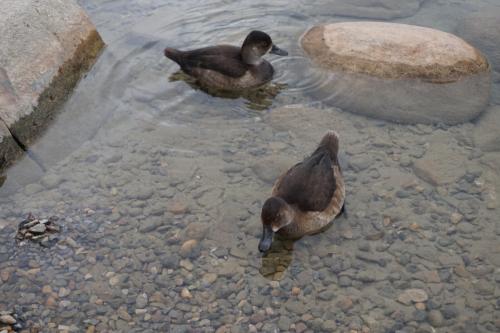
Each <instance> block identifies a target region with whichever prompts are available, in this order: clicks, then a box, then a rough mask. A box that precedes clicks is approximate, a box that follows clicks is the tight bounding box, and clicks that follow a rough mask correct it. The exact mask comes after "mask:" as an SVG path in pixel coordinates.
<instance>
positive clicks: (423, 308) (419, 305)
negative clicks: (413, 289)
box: [415, 303, 425, 311]
mask: <svg viewBox="0 0 500 333" xmlns="http://www.w3.org/2000/svg"><path fill="white" fill-rule="evenodd" d="M415 308H416V309H417V310H421V311H425V304H424V303H415Z"/></svg>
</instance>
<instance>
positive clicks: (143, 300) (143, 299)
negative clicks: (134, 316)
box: [135, 293, 148, 309]
mask: <svg viewBox="0 0 500 333" xmlns="http://www.w3.org/2000/svg"><path fill="white" fill-rule="evenodd" d="M147 305H148V295H147V294H146V293H142V294H139V295H138V296H137V298H136V299H135V306H136V307H137V308H138V309H144V308H145V307H146V306H147Z"/></svg>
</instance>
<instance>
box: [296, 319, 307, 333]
mask: <svg viewBox="0 0 500 333" xmlns="http://www.w3.org/2000/svg"><path fill="white" fill-rule="evenodd" d="M305 330H307V326H306V324H304V323H303V322H299V323H297V324H295V332H296V333H302V332H304V331H305Z"/></svg>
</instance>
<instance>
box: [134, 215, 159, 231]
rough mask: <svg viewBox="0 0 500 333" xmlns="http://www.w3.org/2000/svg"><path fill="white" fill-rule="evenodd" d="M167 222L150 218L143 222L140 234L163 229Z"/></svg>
mask: <svg viewBox="0 0 500 333" xmlns="http://www.w3.org/2000/svg"><path fill="white" fill-rule="evenodd" d="M164 223H165V221H164V220H163V219H161V218H156V217H154V218H153V217H150V218H148V219H147V220H145V221H143V222H142V225H141V226H140V227H139V231H140V232H151V231H154V230H156V229H157V228H159V227H161V226H162V225H163V224H164Z"/></svg>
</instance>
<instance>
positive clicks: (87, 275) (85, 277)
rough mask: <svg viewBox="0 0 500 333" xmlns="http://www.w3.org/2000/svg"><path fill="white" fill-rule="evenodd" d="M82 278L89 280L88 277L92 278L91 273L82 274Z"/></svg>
mask: <svg viewBox="0 0 500 333" xmlns="http://www.w3.org/2000/svg"><path fill="white" fill-rule="evenodd" d="M83 278H84V279H85V280H90V279H92V274H90V273H87V274H85V276H84V277H83Z"/></svg>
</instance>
